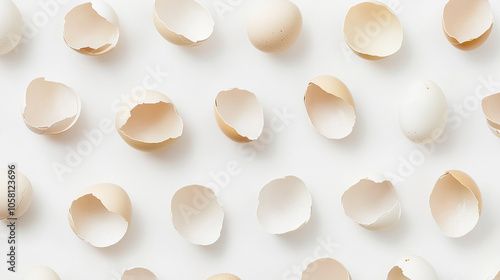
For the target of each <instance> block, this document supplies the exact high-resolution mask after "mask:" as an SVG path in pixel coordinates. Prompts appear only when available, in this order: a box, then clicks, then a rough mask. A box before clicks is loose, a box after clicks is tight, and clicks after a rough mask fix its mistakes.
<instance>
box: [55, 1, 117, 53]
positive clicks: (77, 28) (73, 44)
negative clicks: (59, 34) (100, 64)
mask: <svg viewBox="0 0 500 280" xmlns="http://www.w3.org/2000/svg"><path fill="white" fill-rule="evenodd" d="M118 27H119V21H118V16H117V15H116V13H115V11H114V10H113V8H111V6H109V5H108V4H107V3H105V2H103V1H99V0H95V1H92V2H87V3H84V4H81V5H78V6H76V7H74V8H73V9H71V10H70V11H69V12H68V13H67V14H66V16H65V17H64V30H63V38H64V41H65V42H66V44H67V45H68V46H69V47H70V48H72V49H73V50H75V51H77V52H79V53H82V54H85V55H92V56H98V55H103V54H106V53H108V52H110V51H111V50H113V49H114V48H115V47H116V44H117V43H118V38H119V37H120V31H119V28H118Z"/></svg>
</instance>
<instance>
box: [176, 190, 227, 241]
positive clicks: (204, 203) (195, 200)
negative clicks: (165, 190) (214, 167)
mask: <svg viewBox="0 0 500 280" xmlns="http://www.w3.org/2000/svg"><path fill="white" fill-rule="evenodd" d="M171 212H172V222H173V224H174V227H175V229H176V230H177V232H178V233H179V234H180V235H181V236H182V237H183V238H184V239H186V240H187V241H189V242H191V243H193V244H196V245H202V246H207V245H211V244H213V243H215V242H216V241H217V240H218V239H219V237H220V234H221V231H222V225H223V222H224V209H223V208H222V205H221V204H220V203H219V201H218V200H217V197H216V196H215V193H214V192H213V190H211V189H209V188H207V187H203V186H200V185H191V186H187V187H183V188H181V189H179V190H178V191H177V192H176V193H175V194H174V196H173V197H172V204H171Z"/></svg>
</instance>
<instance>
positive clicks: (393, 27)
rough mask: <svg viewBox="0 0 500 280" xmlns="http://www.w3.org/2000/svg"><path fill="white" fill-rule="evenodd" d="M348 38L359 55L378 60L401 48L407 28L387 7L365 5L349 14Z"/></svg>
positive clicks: (377, 4) (361, 4)
mask: <svg viewBox="0 0 500 280" xmlns="http://www.w3.org/2000/svg"><path fill="white" fill-rule="evenodd" d="M344 37H345V40H346V42H347V44H348V45H349V47H350V48H351V49H352V50H353V51H354V52H355V53H356V54H358V55H359V56H361V57H363V58H366V59H370V60H376V59H381V58H385V57H388V56H390V55H392V54H394V53H396V52H397V51H398V50H399V49H400V48H401V45H402V43H403V28H402V26H401V23H400V22H399V19H398V17H397V16H396V15H395V14H394V12H393V11H392V10H391V9H390V8H389V7H388V6H386V5H385V4H383V3H380V2H375V1H374V2H363V3H360V4H357V5H355V6H353V7H351V8H350V9H349V11H348V12H347V15H346V17H345V21H344Z"/></svg>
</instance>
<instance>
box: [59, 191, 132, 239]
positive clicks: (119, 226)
mask: <svg viewBox="0 0 500 280" xmlns="http://www.w3.org/2000/svg"><path fill="white" fill-rule="evenodd" d="M131 218H132V204H131V202H130V198H129V196H128V194H127V193H126V192H125V190H123V189H122V188H121V187H119V186H117V185H115V184H108V183H104V184H97V185H93V186H90V187H88V188H86V189H85V190H83V191H82V192H81V193H80V194H79V195H78V196H77V198H76V199H75V200H74V201H73V203H71V207H70V209H69V214H68V221H69V224H70V226H71V229H72V230H73V232H74V233H75V234H76V235H77V236H78V237H79V238H80V239H82V240H83V241H85V242H88V243H90V244H91V245H93V246H95V247H99V248H102V247H109V246H111V245H114V244H116V243H118V242H119V241H120V240H121V239H122V238H123V237H124V236H125V233H127V230H128V227H129V225H130V220H131Z"/></svg>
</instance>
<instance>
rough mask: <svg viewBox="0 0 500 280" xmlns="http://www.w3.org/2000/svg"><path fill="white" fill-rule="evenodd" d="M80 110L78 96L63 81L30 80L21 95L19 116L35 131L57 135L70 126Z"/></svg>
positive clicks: (74, 121) (76, 118)
mask: <svg viewBox="0 0 500 280" xmlns="http://www.w3.org/2000/svg"><path fill="white" fill-rule="evenodd" d="M80 111H81V103H80V98H79V97H78V95H77V94H76V92H75V91H74V90H73V89H72V88H70V87H68V86H66V85H65V84H62V83H58V82H52V81H47V80H45V78H37V79H34V80H33V81H32V82H31V83H30V84H29V85H28V88H27V89H26V93H25V95H24V109H23V119H24V123H25V124H26V126H27V127H28V128H29V129H30V130H31V131H33V132H34V133H36V134H42V135H53V134H60V133H63V132H65V131H67V130H68V129H70V128H71V127H72V126H73V125H74V124H75V123H76V121H77V120H78V117H79V116H80Z"/></svg>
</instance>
